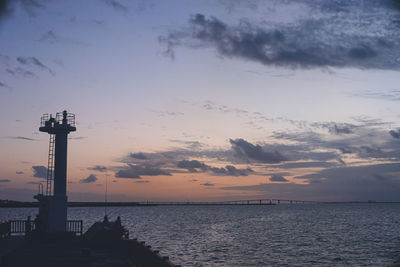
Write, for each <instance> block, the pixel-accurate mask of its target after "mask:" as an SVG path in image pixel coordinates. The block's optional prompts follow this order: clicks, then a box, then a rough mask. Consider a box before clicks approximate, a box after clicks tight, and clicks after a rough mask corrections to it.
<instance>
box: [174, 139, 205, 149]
mask: <svg viewBox="0 0 400 267" xmlns="http://www.w3.org/2000/svg"><path fill="white" fill-rule="evenodd" d="M169 141H170V142H172V143H177V144H182V145H185V146H186V147H187V148H189V149H199V148H201V147H202V144H201V143H200V142H199V141H182V140H175V139H171V140H169Z"/></svg>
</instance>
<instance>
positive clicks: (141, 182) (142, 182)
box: [135, 180, 150, 184]
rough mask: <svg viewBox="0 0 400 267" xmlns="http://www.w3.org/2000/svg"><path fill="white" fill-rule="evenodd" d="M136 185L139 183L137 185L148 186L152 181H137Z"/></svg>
mask: <svg viewBox="0 0 400 267" xmlns="http://www.w3.org/2000/svg"><path fill="white" fill-rule="evenodd" d="M135 183H137V184H148V183H150V181H147V180H139V181H135Z"/></svg>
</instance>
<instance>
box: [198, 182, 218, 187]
mask: <svg viewBox="0 0 400 267" xmlns="http://www.w3.org/2000/svg"><path fill="white" fill-rule="evenodd" d="M201 185H203V186H215V184H212V183H210V182H206V183H204V184H201Z"/></svg>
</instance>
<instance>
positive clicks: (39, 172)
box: [32, 166, 47, 179]
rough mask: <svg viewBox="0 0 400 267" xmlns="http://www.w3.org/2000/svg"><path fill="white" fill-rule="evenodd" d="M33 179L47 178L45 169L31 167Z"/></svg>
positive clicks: (42, 167)
mask: <svg viewBox="0 0 400 267" xmlns="http://www.w3.org/2000/svg"><path fill="white" fill-rule="evenodd" d="M32 169H33V177H38V178H45V179H46V178H47V168H46V167H45V166H32Z"/></svg>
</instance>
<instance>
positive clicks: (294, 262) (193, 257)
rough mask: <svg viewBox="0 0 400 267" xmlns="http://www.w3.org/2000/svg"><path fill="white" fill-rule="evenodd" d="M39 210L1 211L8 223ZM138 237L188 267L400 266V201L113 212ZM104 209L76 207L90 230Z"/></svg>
mask: <svg viewBox="0 0 400 267" xmlns="http://www.w3.org/2000/svg"><path fill="white" fill-rule="evenodd" d="M36 212H37V209H33V208H18V209H0V220H6V219H26V217H27V216H28V215H31V216H32V218H34V215H35V214H36ZM108 214H109V217H110V219H112V220H115V219H116V216H118V215H119V216H121V219H122V222H123V224H124V225H125V226H126V227H127V228H128V229H129V231H130V236H131V237H138V239H139V240H145V241H146V244H149V245H151V246H152V247H153V248H155V249H158V250H160V252H161V254H163V255H169V256H170V258H171V260H172V261H173V262H174V263H176V264H182V265H183V266H270V265H272V266H349V265H351V266H392V265H394V263H395V262H400V204H292V205H290V204H280V205H275V206H155V207H116V208H108ZM103 216H104V208H70V209H69V219H83V220H84V227H85V230H86V229H87V228H88V227H89V226H90V225H91V224H92V223H93V222H95V221H97V220H101V219H102V217H103Z"/></svg>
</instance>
